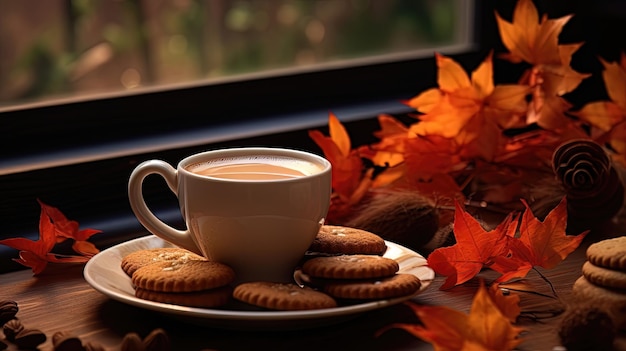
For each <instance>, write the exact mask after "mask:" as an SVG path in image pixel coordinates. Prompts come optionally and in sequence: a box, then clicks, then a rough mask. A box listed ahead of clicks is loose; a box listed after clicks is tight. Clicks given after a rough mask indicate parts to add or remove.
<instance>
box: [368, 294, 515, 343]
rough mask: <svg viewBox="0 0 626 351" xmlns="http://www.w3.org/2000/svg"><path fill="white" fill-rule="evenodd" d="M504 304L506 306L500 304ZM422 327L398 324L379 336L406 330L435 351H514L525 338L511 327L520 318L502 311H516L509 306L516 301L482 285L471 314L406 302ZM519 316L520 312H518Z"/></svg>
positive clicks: (384, 329)
mask: <svg viewBox="0 0 626 351" xmlns="http://www.w3.org/2000/svg"><path fill="white" fill-rule="evenodd" d="M502 303H504V305H500V304H502ZM406 304H407V305H408V306H409V307H411V309H412V310H413V312H414V313H415V314H416V315H417V316H418V318H419V319H420V321H421V323H422V324H407V323H395V324H392V325H389V326H387V327H385V328H383V329H381V330H379V331H378V332H377V336H380V335H381V334H382V333H384V332H386V331H388V330H390V329H393V328H399V329H403V330H405V331H407V332H409V333H411V334H412V335H414V336H416V337H418V338H420V339H422V340H424V341H426V342H429V343H431V344H432V345H433V346H434V349H435V350H436V351H459V350H461V351H463V350H465V351H469V350H476V351H478V350H483V351H488V350H489V351H491V350H502V351H505V350H513V349H514V348H515V347H516V346H518V345H519V344H520V343H521V342H522V339H521V338H520V333H521V332H522V331H523V329H522V328H519V327H516V326H514V325H513V324H512V322H511V319H513V320H514V319H515V318H516V317H517V316H513V315H509V316H507V315H505V314H504V313H503V312H502V308H503V307H504V308H506V309H507V310H509V311H514V310H515V309H514V308H510V306H506V305H507V304H517V301H513V300H503V299H500V298H498V300H496V299H494V296H493V295H492V294H491V293H490V291H488V290H487V289H486V288H485V286H484V284H483V283H482V282H481V285H480V287H479V288H478V291H477V292H476V294H475V295H474V299H473V302H472V306H471V309H470V312H469V314H465V313H462V312H460V311H457V310H454V309H452V308H449V307H447V306H427V305H418V304H416V303H414V302H406ZM517 311H518V314H519V309H518V310H517Z"/></svg>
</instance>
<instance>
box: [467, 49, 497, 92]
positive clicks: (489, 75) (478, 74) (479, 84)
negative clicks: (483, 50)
mask: <svg viewBox="0 0 626 351" xmlns="http://www.w3.org/2000/svg"><path fill="white" fill-rule="evenodd" d="M472 85H473V86H474V88H475V89H476V91H477V92H478V95H479V96H480V97H481V98H485V97H487V96H489V95H491V93H492V92H493V89H494V86H493V54H492V53H489V55H488V56H487V58H486V59H485V60H484V61H483V62H482V63H481V64H480V66H478V68H477V69H476V70H475V71H474V72H472Z"/></svg>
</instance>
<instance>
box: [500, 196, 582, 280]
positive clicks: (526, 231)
mask: <svg viewBox="0 0 626 351" xmlns="http://www.w3.org/2000/svg"><path fill="white" fill-rule="evenodd" d="M522 202H523V204H524V206H525V207H526V210H525V211H524V214H523V215H522V218H521V223H520V228H519V236H516V237H510V238H509V240H508V241H507V242H508V246H509V248H510V250H511V255H510V256H508V257H503V256H501V257H496V258H494V261H495V263H494V264H493V265H492V266H491V267H490V268H492V269H494V270H496V271H498V272H500V273H503V274H502V275H501V276H500V277H499V278H498V279H497V281H498V282H506V281H509V280H511V279H514V278H524V277H525V276H526V275H527V274H528V271H529V270H530V269H532V268H533V267H542V268H545V269H551V268H554V267H555V266H556V265H558V264H559V263H560V262H561V261H563V260H564V259H565V258H566V257H567V256H568V255H569V254H570V253H572V252H573V251H574V250H575V249H576V248H577V247H578V246H579V245H580V243H581V242H582V240H583V239H584V238H585V236H586V235H587V233H588V232H589V231H585V232H583V233H580V234H578V235H568V234H566V227H567V199H566V197H563V199H562V200H561V202H559V204H558V205H557V206H556V207H555V208H554V209H552V211H550V213H548V215H547V216H546V217H545V219H544V220H543V221H540V220H539V219H538V218H536V217H535V216H534V215H533V213H532V211H531V209H530V206H528V203H526V201H524V200H522ZM509 236H511V234H510V233H509ZM516 265H517V268H514V267H515V266H516ZM503 267H506V268H503Z"/></svg>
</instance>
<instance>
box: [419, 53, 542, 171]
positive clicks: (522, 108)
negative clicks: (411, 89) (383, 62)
mask: <svg viewBox="0 0 626 351" xmlns="http://www.w3.org/2000/svg"><path fill="white" fill-rule="evenodd" d="M435 58H436V62H437V68H438V71H437V82H438V85H439V88H438V89H430V90H427V91H425V92H423V93H421V94H419V95H418V96H416V97H414V98H412V99H410V100H409V101H408V102H407V104H408V105H409V106H411V107H413V108H415V109H417V110H418V111H419V112H422V113H423V114H422V115H420V116H418V118H419V122H418V123H415V124H413V125H411V126H410V131H411V132H413V133H415V134H417V135H439V136H442V137H445V138H453V139H454V140H455V142H456V143H457V144H458V145H459V146H463V147H465V153H466V154H467V156H468V157H482V158H485V159H488V160H491V159H492V158H493V157H494V155H495V154H496V152H497V150H499V149H501V148H502V147H503V146H502V145H503V143H504V140H503V136H502V130H503V129H504V128H511V127H522V126H524V120H523V118H522V117H523V116H525V114H526V111H527V103H526V100H525V98H526V96H527V95H528V94H529V93H530V88H529V87H528V86H525V85H497V86H496V85H494V83H493V61H492V54H489V55H488V56H487V57H486V58H485V60H484V61H483V62H482V63H481V64H480V65H479V67H478V68H477V69H476V70H475V71H473V72H472V75H471V78H470V77H469V76H468V75H467V73H466V72H465V70H464V69H463V68H462V67H461V66H460V65H459V64H458V63H457V62H456V61H454V60H453V59H451V58H449V57H445V56H443V55H441V54H436V55H435Z"/></svg>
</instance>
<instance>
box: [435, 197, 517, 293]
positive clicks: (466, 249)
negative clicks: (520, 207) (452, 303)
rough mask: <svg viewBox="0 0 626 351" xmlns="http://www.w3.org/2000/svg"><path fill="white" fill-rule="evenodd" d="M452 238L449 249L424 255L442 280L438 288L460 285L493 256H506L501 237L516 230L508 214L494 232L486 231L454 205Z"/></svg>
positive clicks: (503, 237)
mask: <svg viewBox="0 0 626 351" xmlns="http://www.w3.org/2000/svg"><path fill="white" fill-rule="evenodd" d="M455 206H456V208H455V214H454V227H453V231H454V237H455V239H456V243H455V244H454V245H452V246H447V247H440V248H437V249H435V250H434V251H433V252H431V253H430V254H429V255H428V258H427V262H428V266H429V267H431V268H432V269H433V270H434V271H435V273H437V274H440V275H443V276H445V277H447V278H446V281H445V282H444V284H442V285H441V287H440V289H441V290H445V289H449V288H452V287H454V286H456V285H459V284H463V283H465V282H466V281H468V280H470V279H472V278H473V277H475V276H476V275H477V274H478V273H479V272H480V271H481V270H482V269H483V268H484V267H485V266H489V265H491V264H492V263H493V259H494V257H496V256H505V255H506V254H507V253H508V248H507V246H506V240H504V239H505V237H506V236H507V235H508V234H509V233H510V232H512V231H515V230H516V226H515V224H516V218H515V216H514V215H513V214H512V213H511V214H509V215H508V216H507V217H506V219H505V220H504V221H502V223H500V224H499V225H498V226H497V227H496V228H495V229H493V230H491V231H487V230H485V229H484V228H483V226H482V225H481V223H480V222H478V221H477V220H476V219H475V218H474V217H473V216H472V215H470V214H469V213H467V212H466V211H465V209H463V208H462V207H461V205H460V204H459V203H458V202H456V203H455Z"/></svg>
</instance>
